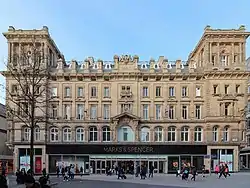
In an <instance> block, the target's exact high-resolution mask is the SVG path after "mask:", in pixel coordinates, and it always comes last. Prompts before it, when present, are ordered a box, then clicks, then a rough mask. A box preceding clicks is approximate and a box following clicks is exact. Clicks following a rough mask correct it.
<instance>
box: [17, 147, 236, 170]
mask: <svg viewBox="0 0 250 188" xmlns="http://www.w3.org/2000/svg"><path fill="white" fill-rule="evenodd" d="M34 148H35V149H34V154H35V155H34V172H35V173H40V172H41V170H42V169H43V168H46V169H47V172H49V173H55V172H56V167H62V166H69V165H73V166H74V167H75V172H76V173H79V169H80V167H82V168H83V169H84V173H85V174H90V173H94V174H103V173H105V168H106V167H112V166H114V165H123V166H125V167H129V166H133V167H136V166H137V165H142V164H143V165H146V166H147V167H149V166H151V165H153V166H154V167H155V172H156V173H173V172H175V169H176V168H181V166H182V164H183V163H188V164H190V165H194V166H196V167H197V169H198V170H199V169H201V166H202V165H203V164H204V165H205V166H206V169H212V170H213V169H214V166H215V165H216V164H220V163H224V162H225V163H227V164H229V168H230V171H235V172H236V171H238V168H239V165H238V161H239V150H238V146H207V145H187V144H185V145H156V144H150V145H143V144H140V145H138V144H127V145H123V144H81V145H80V144H50V145H46V146H45V145H43V146H39V145H38V146H35V147H34ZM29 152H30V150H29V146H28V145H27V146H15V157H14V166H15V168H16V169H20V168H25V169H29V159H30V156H29Z"/></svg>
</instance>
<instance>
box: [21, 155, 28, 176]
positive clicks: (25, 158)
mask: <svg viewBox="0 0 250 188" xmlns="http://www.w3.org/2000/svg"><path fill="white" fill-rule="evenodd" d="M21 169H25V171H26V172H27V171H28V170H29V169H30V156H21V157H20V170H21Z"/></svg>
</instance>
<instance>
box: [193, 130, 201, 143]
mask: <svg viewBox="0 0 250 188" xmlns="http://www.w3.org/2000/svg"><path fill="white" fill-rule="evenodd" d="M202 140H203V130H202V128H201V127H195V129H194V141H195V142H202Z"/></svg>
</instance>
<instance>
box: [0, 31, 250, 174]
mask: <svg viewBox="0 0 250 188" xmlns="http://www.w3.org/2000/svg"><path fill="white" fill-rule="evenodd" d="M249 34H250V33H249V32H246V30H245V27H244V26H241V27H240V28H239V29H230V30H222V29H212V28H211V27H210V26H207V27H206V28H205V30H204V33H203V35H202V37H201V39H200V41H199V42H198V44H197V45H196V47H195V48H194V50H193V51H192V52H191V53H190V55H189V57H188V60H187V61H181V60H176V61H173V62H172V61H169V60H168V59H167V58H166V57H163V56H160V57H159V58H158V59H150V60H149V61H141V60H140V59H139V57H138V56H136V55H134V56H131V55H121V56H117V55H115V56H114V58H113V60H112V61H103V60H100V59H99V60H95V59H94V58H92V57H90V58H87V59H85V60H84V61H83V62H80V61H79V62H78V61H75V60H72V61H71V62H69V63H67V62H66V61H65V59H64V57H63V55H62V54H61V52H60V51H59V49H58V48H57V46H56V45H55V43H54V41H53V40H52V38H51V37H50V35H49V32H48V28H47V27H43V29H41V30H16V29H15V28H14V27H10V28H9V30H8V32H6V33H4V36H5V37H6V39H7V41H8V48H9V57H12V56H14V55H15V54H18V52H19V50H20V46H24V45H28V44H29V41H31V39H32V38H34V37H35V38H36V39H37V40H39V42H40V44H41V45H40V46H41V49H42V50H43V52H44V54H46V55H49V57H50V59H49V60H48V62H47V67H48V70H49V73H50V75H51V79H50V80H49V82H48V83H49V86H48V87H49V90H50V91H51V97H52V99H51V101H50V103H49V105H48V106H47V110H48V111H49V112H50V116H49V118H48V119H49V122H50V123H48V124H47V123H45V124H42V125H41V126H39V127H37V128H36V129H35V137H34V138H35V161H36V162H35V163H36V166H42V167H45V168H47V170H48V171H49V172H51V173H53V172H55V167H56V166H57V165H59V166H61V165H67V164H76V166H83V167H84V170H85V172H86V173H89V172H91V173H104V172H105V167H106V166H112V165H114V164H118V165H119V164H120V163H123V164H124V165H131V164H133V165H134V166H136V165H139V164H142V163H143V164H144V165H147V166H150V165H154V166H155V168H156V170H155V171H156V172H157V173H171V172H174V170H175V167H176V166H178V167H180V166H181V165H182V163H184V162H187V163H191V164H193V165H195V166H197V168H198V169H199V168H200V167H201V166H202V164H205V165H206V168H207V169H210V167H212V168H213V167H214V166H215V165H216V164H219V163H221V162H227V163H228V164H229V166H230V170H232V171H238V170H239V165H238V163H239V151H240V149H241V147H244V146H245V144H246V140H245V134H246V131H245V130H246V129H245V118H244V116H243V115H242V113H243V111H244V109H245V106H246V104H247V101H248V97H249V96H248V93H247V84H248V76H249V73H248V71H247V70H246V66H245V64H246V57H245V56H246V55H245V54H246V39H247V38H248V36H249ZM183 42H185V41H183ZM5 76H6V85H7V87H9V88H11V87H14V86H15V85H16V83H15V82H14V80H13V79H12V78H11V76H8V75H7V74H5ZM6 103H8V101H6ZM29 140H30V129H29V128H28V127H24V126H23V125H22V123H16V122H13V120H9V127H8V146H9V147H11V148H13V150H14V153H15V157H14V159H15V167H16V168H19V167H20V165H21V163H24V162H23V160H25V159H24V158H22V159H20V158H21V157H23V156H28V155H29V149H28V148H29ZM35 168H36V167H35ZM39 169H42V168H39ZM35 171H37V172H38V171H39V170H37V169H36V170H35Z"/></svg>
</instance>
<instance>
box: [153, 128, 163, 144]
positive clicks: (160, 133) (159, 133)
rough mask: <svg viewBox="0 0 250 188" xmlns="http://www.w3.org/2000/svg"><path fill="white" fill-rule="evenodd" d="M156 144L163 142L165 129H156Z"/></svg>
mask: <svg viewBox="0 0 250 188" xmlns="http://www.w3.org/2000/svg"><path fill="white" fill-rule="evenodd" d="M154 132H155V140H154V141H155V142H163V128H162V127H156V128H155V130H154Z"/></svg>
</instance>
